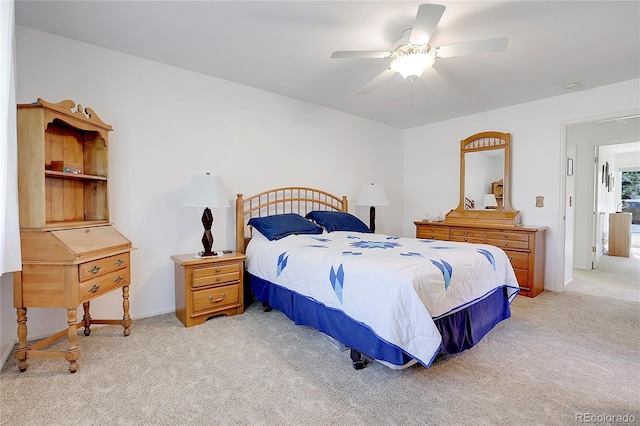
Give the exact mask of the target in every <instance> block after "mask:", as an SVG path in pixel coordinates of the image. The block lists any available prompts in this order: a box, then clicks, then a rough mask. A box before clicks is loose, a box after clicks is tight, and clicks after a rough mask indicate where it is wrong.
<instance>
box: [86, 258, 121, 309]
mask: <svg viewBox="0 0 640 426" xmlns="http://www.w3.org/2000/svg"><path fill="white" fill-rule="evenodd" d="M129 283H130V270H129V268H128V267H127V268H124V269H120V270H118V271H114V272H111V273H109V274H106V275H104V276H102V277H100V278H96V279H94V280H91V281H86V282H83V283H80V284H79V285H78V299H80V302H81V303H82V302H86V301H87V300H89V299H92V298H94V297H97V296H99V295H101V294H104V293H107V292H109V291H111V290H113V289H114V288H117V287H122V286H124V285H129Z"/></svg>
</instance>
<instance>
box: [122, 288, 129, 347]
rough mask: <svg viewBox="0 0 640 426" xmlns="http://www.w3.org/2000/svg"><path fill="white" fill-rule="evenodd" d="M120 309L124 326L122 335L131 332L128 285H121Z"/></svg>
mask: <svg viewBox="0 0 640 426" xmlns="http://www.w3.org/2000/svg"><path fill="white" fill-rule="evenodd" d="M122 310H123V312H124V316H123V317H122V326H123V327H124V335H125V336H128V335H130V334H131V330H130V327H131V317H130V316H129V286H128V285H125V286H122Z"/></svg>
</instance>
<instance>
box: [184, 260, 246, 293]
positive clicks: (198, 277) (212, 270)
mask: <svg viewBox="0 0 640 426" xmlns="http://www.w3.org/2000/svg"><path fill="white" fill-rule="evenodd" d="M239 280H240V265H239V264H238V263H234V264H230V265H219V266H211V267H208V268H198V269H194V270H193V283H192V286H193V287H203V286H206V285H214V284H223V283H229V282H233V281H239Z"/></svg>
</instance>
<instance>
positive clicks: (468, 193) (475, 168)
mask: <svg viewBox="0 0 640 426" xmlns="http://www.w3.org/2000/svg"><path fill="white" fill-rule="evenodd" d="M464 176H465V179H464V197H465V200H469V201H470V203H465V208H466V209H467V210H469V209H470V208H475V209H495V210H502V209H503V208H504V196H503V192H504V191H501V188H499V187H500V185H504V148H497V149H489V150H485V151H474V152H467V153H465V154H464ZM486 194H493V195H494V197H495V198H496V199H495V205H493V204H492V203H487V204H490V205H485V198H486V197H485V195H486ZM489 198H490V197H489ZM491 201H493V200H492V199H491Z"/></svg>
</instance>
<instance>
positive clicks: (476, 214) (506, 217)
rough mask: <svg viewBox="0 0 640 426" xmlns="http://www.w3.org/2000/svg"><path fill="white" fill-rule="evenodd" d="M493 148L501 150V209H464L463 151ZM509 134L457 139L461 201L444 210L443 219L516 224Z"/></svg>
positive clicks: (519, 221) (517, 220) (461, 221)
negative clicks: (454, 206) (502, 174)
mask: <svg viewBox="0 0 640 426" xmlns="http://www.w3.org/2000/svg"><path fill="white" fill-rule="evenodd" d="M493 149H504V176H503V192H504V195H503V196H504V198H503V201H502V203H503V208H502V209H500V210H493V209H487V210H480V209H478V210H475V209H472V210H468V209H465V154H466V153H471V152H478V151H488V150H493ZM510 195H511V134H510V133H502V132H482V133H477V134H475V135H472V136H469V137H468V138H466V139H463V140H462V141H460V202H459V204H458V207H456V208H455V209H454V210H451V211H450V212H449V213H447V215H446V217H445V222H448V223H458V224H464V225H478V226H486V225H500V226H519V225H520V224H521V216H520V212H519V211H518V210H515V209H513V208H512V207H511V197H510Z"/></svg>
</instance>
